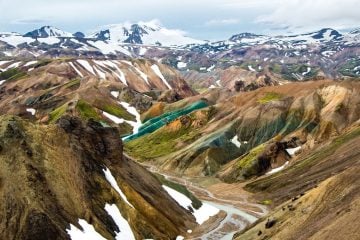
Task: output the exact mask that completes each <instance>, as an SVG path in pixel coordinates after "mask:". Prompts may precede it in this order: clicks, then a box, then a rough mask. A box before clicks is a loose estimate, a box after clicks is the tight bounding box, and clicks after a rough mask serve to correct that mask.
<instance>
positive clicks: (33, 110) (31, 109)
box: [26, 108, 36, 116]
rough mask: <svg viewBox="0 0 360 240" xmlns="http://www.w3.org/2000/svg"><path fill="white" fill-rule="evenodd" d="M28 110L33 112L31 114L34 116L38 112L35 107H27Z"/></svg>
mask: <svg viewBox="0 0 360 240" xmlns="http://www.w3.org/2000/svg"><path fill="white" fill-rule="evenodd" d="M26 111H27V112H29V113H31V115H33V116H34V115H35V113H36V110H35V109H34V108H27V109H26Z"/></svg>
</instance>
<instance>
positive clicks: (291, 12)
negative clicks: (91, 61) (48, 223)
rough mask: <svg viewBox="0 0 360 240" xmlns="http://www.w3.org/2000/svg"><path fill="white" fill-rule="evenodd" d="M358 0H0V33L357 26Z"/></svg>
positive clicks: (217, 35)
mask: <svg viewBox="0 0 360 240" xmlns="http://www.w3.org/2000/svg"><path fill="white" fill-rule="evenodd" d="M358 5H359V0H127V1H125V0H101V1H100V0H0V32H1V31H3V32H4V31H14V32H20V33H25V32H28V31H30V30H33V29H36V28H39V27H41V26H44V25H51V26H55V27H58V28H60V29H62V30H65V31H68V32H76V31H82V32H84V33H91V31H93V30H94V29H98V28H99V26H103V25H108V24H116V23H122V22H138V21H150V20H153V19H157V20H159V21H160V22H161V23H162V25H163V26H165V27H167V28H172V29H180V30H183V31H185V32H186V33H187V35H188V36H190V37H193V38H197V39H203V40H220V39H227V38H229V37H230V36H232V35H234V34H237V33H241V32H252V33H259V34H288V33H299V32H308V31H315V30H319V29H321V28H324V27H331V28H335V29H337V30H344V31H346V30H349V29H353V28H358V27H360V14H358Z"/></svg>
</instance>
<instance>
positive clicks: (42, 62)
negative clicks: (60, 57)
mask: <svg viewBox="0 0 360 240" xmlns="http://www.w3.org/2000/svg"><path fill="white" fill-rule="evenodd" d="M51 62H52V60H51V59H42V60H40V61H39V62H37V63H36V64H35V65H34V68H39V67H43V66H46V65H48V64H49V63H51Z"/></svg>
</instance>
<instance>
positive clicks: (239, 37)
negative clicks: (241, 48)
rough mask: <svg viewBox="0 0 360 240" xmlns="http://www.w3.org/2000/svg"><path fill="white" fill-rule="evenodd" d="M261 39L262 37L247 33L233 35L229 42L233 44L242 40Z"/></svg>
mask: <svg viewBox="0 0 360 240" xmlns="http://www.w3.org/2000/svg"><path fill="white" fill-rule="evenodd" d="M259 37H262V35H258V34H254V33H248V32H245V33H240V34H236V35H233V36H232V37H231V38H230V39H229V40H230V41H233V42H237V41H241V40H242V39H255V38H259Z"/></svg>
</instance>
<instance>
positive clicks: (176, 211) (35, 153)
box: [0, 115, 201, 240]
mask: <svg viewBox="0 0 360 240" xmlns="http://www.w3.org/2000/svg"><path fill="white" fill-rule="evenodd" d="M44 139H46V142H44V141H43V140H44ZM9 159H12V160H11V161H9ZM0 160H1V164H0V165H1V171H0V179H1V184H2V187H1V189H0V193H1V195H0V196H1V204H0V205H1V209H0V216H1V220H0V229H1V231H0V238H1V239H28V240H30V239H39V240H40V239H67V240H68V239H74V240H75V239H128V240H130V239H148V238H151V239H175V238H176V237H177V236H178V235H180V234H184V233H186V231H187V230H188V229H193V228H194V227H195V226H196V225H197V224H196V221H195V217H194V216H193V215H192V213H191V212H190V210H188V209H184V208H183V207H181V206H180V205H179V204H178V203H177V202H176V201H175V200H174V199H173V198H172V197H171V196H170V195H169V194H168V193H167V191H166V190H165V187H164V186H162V183H161V182H160V181H159V180H158V179H157V178H156V177H155V176H154V175H152V174H151V173H149V172H148V171H146V170H145V168H143V167H141V166H140V165H139V164H137V163H135V162H133V161H131V160H129V159H127V158H126V157H124V156H123V152H122V143H121V139H120V135H119V134H118V132H117V130H116V129H114V128H109V127H104V126H102V125H101V124H100V123H97V122H94V121H93V120H90V121H88V122H84V121H82V120H81V119H79V118H74V117H69V116H67V117H63V118H61V119H59V121H58V123H57V124H53V125H48V126H46V125H39V124H36V123H31V122H30V121H26V120H24V119H21V118H19V117H14V116H6V115H2V116H0ZM14 172H16V174H14ZM139 179H142V181H138V180H139ZM198 204H199V202H198ZM200 205H201V202H200ZM195 206H196V205H195ZM197 208H199V206H197ZM194 209H196V208H195V207H194ZM9 226H11V227H9Z"/></svg>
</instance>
